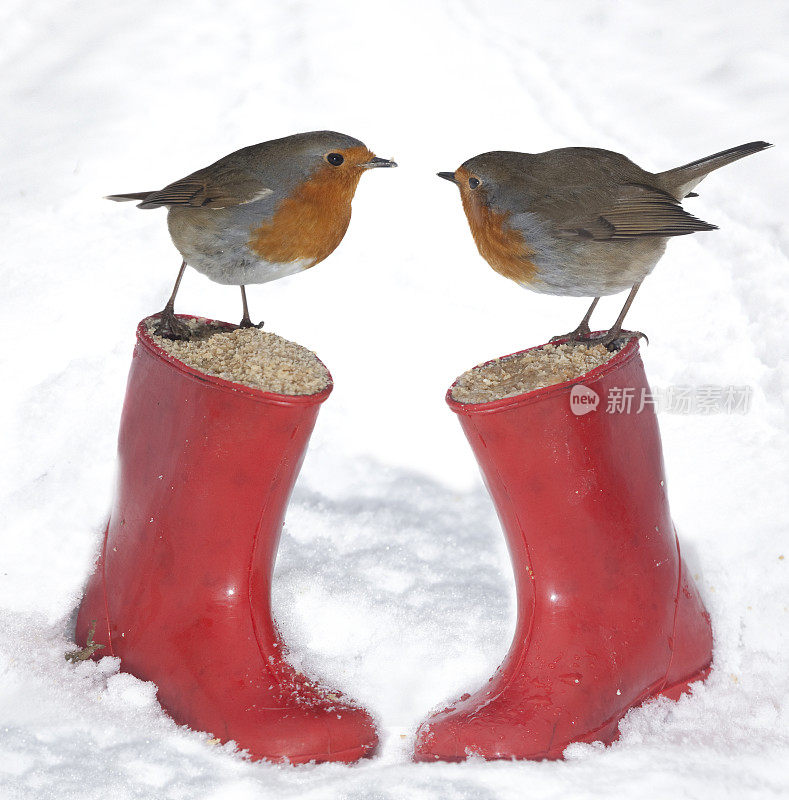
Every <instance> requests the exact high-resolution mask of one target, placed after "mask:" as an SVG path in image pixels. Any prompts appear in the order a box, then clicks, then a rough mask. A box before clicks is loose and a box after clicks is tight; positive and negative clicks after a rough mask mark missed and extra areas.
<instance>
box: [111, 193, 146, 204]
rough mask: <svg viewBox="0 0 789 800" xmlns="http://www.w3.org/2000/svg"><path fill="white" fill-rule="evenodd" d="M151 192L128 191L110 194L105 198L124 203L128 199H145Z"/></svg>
mask: <svg viewBox="0 0 789 800" xmlns="http://www.w3.org/2000/svg"><path fill="white" fill-rule="evenodd" d="M151 194H153V192H129V193H128V194H110V195H107V197H105V198H104V199H105V200H114V201H115V202H116V203H126V202H128V201H129V200H145V198H146V197H148V196H149V195H151Z"/></svg>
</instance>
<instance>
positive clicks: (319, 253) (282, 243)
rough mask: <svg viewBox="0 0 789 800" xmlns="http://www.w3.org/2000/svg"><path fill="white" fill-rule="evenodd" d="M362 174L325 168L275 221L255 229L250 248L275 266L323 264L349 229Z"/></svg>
mask: <svg viewBox="0 0 789 800" xmlns="http://www.w3.org/2000/svg"><path fill="white" fill-rule="evenodd" d="M351 149H353V150H361V149H363V150H364V151H365V153H369V151H368V150H367V148H351ZM346 152H348V151H346ZM369 155H370V157H371V158H372V155H373V154H372V153H369ZM361 174H362V172H361V170H359V169H353V170H351V169H348V170H343V169H338V168H336V167H332V166H330V165H329V164H326V165H325V166H323V167H321V168H320V169H319V170H318V171H317V172H316V173H315V174H314V175H313V176H311V177H310V178H309V180H306V181H304V182H303V183H302V184H301V185H300V186H298V187H297V188H296V190H295V191H294V192H292V193H291V194H290V196H288V197H287V198H285V199H284V200H283V201H282V202H281V203H280V205H279V207H278V208H277V210H276V212H275V213H274V215H273V217H272V218H271V219H269V220H267V221H266V222H264V223H263V224H262V225H260V226H259V227H258V228H253V230H252V235H251V237H250V241H249V247H250V249H251V250H252V251H253V252H254V253H255V254H256V255H258V256H260V257H261V258H263V259H265V260H266V261H270V262H272V263H282V262H289V261H296V260H298V259H310V260H312V261H313V264H311V265H310V266H314V264H317V263H318V262H319V261H323V259H324V258H326V257H327V256H328V255H329V254H330V253H331V252H332V251H333V250H334V249H335V248H336V247H337V245H339V243H340V242H341V241H342V238H343V236H345V232H346V231H347V230H348V225H349V223H350V221H351V201H352V200H353V195H354V193H355V192H356V187H357V185H358V183H359V178H360V177H361Z"/></svg>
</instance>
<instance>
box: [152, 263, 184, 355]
mask: <svg viewBox="0 0 789 800" xmlns="http://www.w3.org/2000/svg"><path fill="white" fill-rule="evenodd" d="M185 269H186V261H182V262H181V269H180V270H178V277H177V278H176V279H175V286H173V293H172V294H171V295H170V299H169V300H168V301H167V304H166V305H165V307H164V309H163V310H162V312H161V313H160V314H159V322H158V323H157V324H156V327H155V328H154V329H153V332H154V333H155V334H157V336H163V337H164V338H165V339H190V338H191V337H192V332H191V330H190V329H189V326H188V325H187V324H186V323H185V322H181V320H180V319H178V317H176V316H175V310H174V309H175V296H176V295H177V294H178V287H179V286H180V285H181V278H183V276H184V270H185Z"/></svg>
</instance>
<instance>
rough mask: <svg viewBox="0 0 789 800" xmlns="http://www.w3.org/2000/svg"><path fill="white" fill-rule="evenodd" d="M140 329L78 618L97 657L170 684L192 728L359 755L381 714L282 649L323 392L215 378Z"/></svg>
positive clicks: (276, 749) (253, 743)
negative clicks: (105, 515)
mask: <svg viewBox="0 0 789 800" xmlns="http://www.w3.org/2000/svg"><path fill="white" fill-rule="evenodd" d="M145 322H146V321H145V320H143V322H142V323H140V326H139V327H138V329H137V345H136V347H135V349H134V357H133V359H132V366H131V372H130V374H129V382H128V387H127V390H126V400H125V403H124V408H123V415H122V418H121V426H120V437H119V442H118V462H119V474H118V482H117V489H116V493H115V501H114V505H113V508H112V512H111V516H110V521H109V524H108V526H107V532H106V534H105V539H104V546H103V548H102V553H101V556H100V559H99V562H98V565H97V568H96V572H95V574H94V575H93V576H92V578H91V579H90V582H89V584H88V587H87V590H86V592H85V597H84V598H83V601H82V605H81V607H80V610H79V616H78V619H77V632H76V636H77V641H78V642H79V643H80V644H81V645H84V644H85V643H86V639H87V636H88V631H89V628H90V625H91V621H92V620H96V621H97V625H96V633H95V637H94V638H95V641H96V642H97V643H100V644H103V645H105V648H104V649H103V650H99V651H98V652H97V653H96V654H95V656H94V657H95V658H98V657H101V656H105V655H111V656H120V658H121V668H122V669H123V670H124V671H126V672H130V673H131V674H133V675H136V676H137V677H138V678H141V679H142V680H149V681H154V682H155V683H156V684H157V686H158V687H159V700H160V702H161V704H162V707H163V708H164V709H165V710H166V711H167V713H168V714H170V715H171V716H172V717H173V719H175V720H176V722H178V723H182V724H186V725H189V726H190V727H191V728H195V729H198V730H203V731H209V732H210V733H212V734H213V735H214V736H215V737H217V738H219V739H220V740H221V741H223V742H225V741H229V740H231V739H232V740H234V741H235V742H236V743H237V744H238V746H239V747H240V748H242V749H244V750H248V751H249V753H250V754H251V756H252V757H253V758H255V759H259V758H266V759H272V760H283V759H287V760H289V761H291V762H294V763H301V762H306V761H312V760H314V761H355V760H356V759H358V758H360V757H362V756H365V755H367V754H369V753H370V752H371V751H372V750H373V749H374V747H375V745H376V743H377V737H376V734H375V728H374V725H373V722H372V720H371V719H370V716H369V715H368V714H367V713H366V712H365V711H363V710H362V709H359V708H356V707H354V706H352V705H350V704H348V703H346V702H344V701H343V700H341V699H339V696H338V693H329V692H327V691H325V690H322V689H320V688H319V687H317V686H315V685H314V684H312V683H310V682H309V681H308V680H307V679H306V678H305V677H304V676H303V675H299V674H298V673H296V671H295V670H294V669H293V668H292V667H291V666H290V665H289V664H288V663H287V662H286V661H285V660H284V659H283V652H284V649H285V648H284V645H283V643H282V640H281V639H280V636H279V633H278V631H277V628H276V625H275V623H274V621H273V619H272V616H271V575H272V570H273V565H274V558H275V555H276V551H277V544H278V541H279V535H280V530H281V528H282V520H283V517H284V515H285V509H286V507H287V503H288V499H289V497H290V493H291V490H292V488H293V484H294V483H295V480H296V476H297V474H298V472H299V469H300V467H301V463H302V460H303V457H304V451H305V449H306V447H307V442H308V440H309V437H310V434H311V432H312V429H313V426H314V425H315V419H316V417H317V415H318V409H319V407H320V405H321V403H322V402H323V401H324V400H325V399H326V398H327V397H328V396H329V393H330V392H331V388H332V387H331V384H330V385H329V386H327V387H326V389H324V390H323V391H322V392H320V393H319V394H314V395H301V396H291V395H280V394H272V393H266V392H262V391H259V390H257V389H253V388H250V387H246V386H241V385H239V384H236V383H230V382H228V381H225V380H222V379H221V378H216V377H213V376H209V375H206V374H204V373H202V372H199V371H198V370H195V369H192V368H191V367H188V366H186V365H185V364H183V363H182V362H180V361H178V360H176V359H175V358H172V357H171V356H169V355H167V354H166V353H165V352H164V351H163V350H161V349H160V348H159V347H157V346H156V344H155V343H154V341H153V340H152V339H151V337H150V336H149V335H148V332H147V328H146V325H145Z"/></svg>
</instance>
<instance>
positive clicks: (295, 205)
mask: <svg viewBox="0 0 789 800" xmlns="http://www.w3.org/2000/svg"><path fill="white" fill-rule="evenodd" d="M396 166H397V164H395V162H394V161H391V160H389V159H386V158H378V156H376V155H375V154H374V153H372V152H371V151H370V150H368V149H367V147H366V146H365V145H364V144H363V143H362V142H360V141H359V140H358V139H354V138H353V137H351V136H346V135H344V134H342V133H335V132H333V131H313V132H311V133H297V134H295V135H294V136H286V137H284V138H282V139H274V140H272V141H270V142H262V143H261V144H255V145H252V146H250V147H244V148H242V149H241V150H237V151H236V152H235V153H231V154H230V155H227V156H225V157H224V158H221V159H219V161H217V162H216V163H214V164H211V165H210V166H208V167H204V168H203V169H200V170H198V171H197V172H193V173H191V174H190V175H187V176H186V177H185V178H181V180H178V181H175V183H170V184H168V185H167V186H165V187H164V189H160V190H159V191H154V192H131V193H129V194H114V195H111V196H110V197H109V198H108V199H109V200H117V201H127V200H141V201H142V202H140V203H138V205H137V207H138V208H159V207H160V206H165V207H166V208H167V209H168V214H167V225H168V228H169V230H170V236H171V238H172V240H173V243H174V244H175V246H176V247H177V248H178V250H179V251H180V253H181V255H182V256H183V261H182V263H181V269H180V271H179V273H178V278H177V279H176V281H175V286H174V287H173V292H172V295H171V296H170V299H169V300H168V301H167V304H166V305H165V307H164V310H163V311H162V312H161V314H160V315H159V321H158V323H157V326H156V328H155V332H156V333H158V334H159V335H161V336H166V337H167V338H170V339H188V338H189V335H190V334H189V328H188V327H187V326H186V325H185V324H184V323H183V322H181V321H180V320H178V318H177V317H176V316H175V313H174V310H173V309H174V304H175V296H176V294H177V293H178V287H179V286H180V283H181V278H182V277H183V274H184V270H185V269H186V265H187V264H189V265H191V266H192V267H194V268H195V269H197V270H199V271H200V272H202V273H203V274H205V275H207V276H208V277H209V278H210V279H211V280H213V281H216V282H217V283H225V284H236V285H238V286H240V287H241V301H242V303H243V310H244V315H243V318H242V320H241V327H252V326H253V325H252V321H251V320H250V318H249V308H248V306H247V296H246V289H245V288H244V287H245V286H246V284H249V283H267V282H268V281H273V280H276V279H277V278H282V277H284V276H286V275H292V274H294V273H296V272H301V271H302V270H305V269H309V268H310V267H314V266H315V265H316V264H317V263H318V262H319V261H323V259H325V258H326V257H327V256H328V255H329V254H330V253H332V252H333V251H334V249H335V248H336V247H337V245H339V243H340V242H341V241H342V239H343V236H344V235H345V231H346V230H347V229H348V224H349V222H350V220H351V201H352V200H353V196H354V193H355V192H356V187H357V185H358V183H359V178H361V176H362V173H363V172H365V171H366V170H368V169H372V168H375V167H396ZM261 324H262V323H261Z"/></svg>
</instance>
